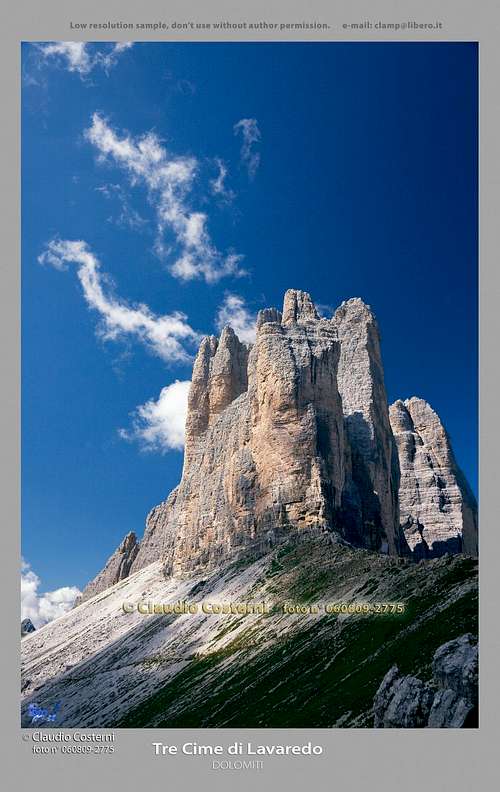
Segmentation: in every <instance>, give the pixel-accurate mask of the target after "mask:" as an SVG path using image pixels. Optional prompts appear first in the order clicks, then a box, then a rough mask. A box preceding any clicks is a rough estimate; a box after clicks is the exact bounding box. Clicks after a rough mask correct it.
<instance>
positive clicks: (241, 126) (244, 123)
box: [233, 118, 260, 179]
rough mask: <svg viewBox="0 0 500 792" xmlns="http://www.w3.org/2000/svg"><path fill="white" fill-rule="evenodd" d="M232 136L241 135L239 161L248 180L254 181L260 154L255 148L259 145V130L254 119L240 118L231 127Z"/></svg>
mask: <svg viewBox="0 0 500 792" xmlns="http://www.w3.org/2000/svg"><path fill="white" fill-rule="evenodd" d="M233 129H234V134H235V135H238V134H241V136H242V139H243V142H242V144H241V151H240V154H241V161H242V163H243V164H244V165H245V167H246V169H247V171H248V178H249V179H254V178H255V174H256V173H257V169H258V167H259V165H260V154H259V152H258V151H255V146H256V145H257V144H258V143H260V129H259V125H258V123H257V119H256V118H241V119H240V120H239V121H238V122H237V123H236V124H235V125H234V127H233Z"/></svg>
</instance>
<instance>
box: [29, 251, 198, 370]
mask: <svg viewBox="0 0 500 792" xmlns="http://www.w3.org/2000/svg"><path fill="white" fill-rule="evenodd" d="M38 260H39V262H40V263H41V264H50V265H52V266H53V267H55V268H56V269H65V268H66V264H76V266H77V275H78V279H79V281H80V283H81V286H82V289H83V294H84V297H85V300H86V302H87V304H88V305H89V307H90V308H92V309H93V310H95V311H97V312H98V313H99V315H100V318H101V322H102V323H101V327H100V335H101V336H102V337H103V338H104V339H108V340H120V339H123V338H125V337H127V336H131V337H135V338H136V339H138V340H140V341H141V342H142V343H143V344H145V345H146V346H147V347H148V348H149V349H150V350H151V351H152V352H153V353H154V354H155V355H157V356H158V357H160V358H162V360H164V361H166V362H172V361H188V360H190V354H189V353H188V352H187V351H186V349H185V348H184V346H183V344H184V343H190V344H192V343H196V342H197V341H199V338H200V336H199V334H198V333H196V332H195V331H194V330H193V329H192V328H191V327H190V326H189V324H188V323H187V321H186V319H187V317H186V315H185V314H183V313H181V312H180V311H175V312H174V313H172V314H166V315H163V316H157V315H156V314H154V313H153V312H152V311H151V310H150V309H149V308H148V306H147V305H143V304H138V305H131V304H129V303H128V302H126V301H125V300H121V299H119V298H118V297H115V296H113V295H112V294H111V293H110V288H111V287H110V282H109V278H107V277H106V276H105V275H104V274H103V273H102V271H101V268H100V263H99V261H98V260H97V258H96V257H95V256H94V254H93V253H92V252H91V251H90V250H89V248H88V246H87V244H86V242H83V241H72V242H71V241H67V240H57V239H54V240H52V241H51V242H50V243H49V244H48V246H47V249H46V250H45V252H44V253H42V255H41V256H39V257H38ZM105 287H107V288H105Z"/></svg>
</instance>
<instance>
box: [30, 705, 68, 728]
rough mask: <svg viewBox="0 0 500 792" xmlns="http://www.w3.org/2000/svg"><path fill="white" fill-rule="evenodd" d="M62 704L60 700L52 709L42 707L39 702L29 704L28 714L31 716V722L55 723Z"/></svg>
mask: <svg viewBox="0 0 500 792" xmlns="http://www.w3.org/2000/svg"><path fill="white" fill-rule="evenodd" d="M60 706H61V702H60V701H56V703H55V704H54V705H53V707H52V708H51V709H50V710H48V709H45V708H44V707H40V705H39V704H29V705H28V715H29V716H30V717H31V723H44V722H46V723H54V722H55V720H56V718H57V710H58V709H59V707H60Z"/></svg>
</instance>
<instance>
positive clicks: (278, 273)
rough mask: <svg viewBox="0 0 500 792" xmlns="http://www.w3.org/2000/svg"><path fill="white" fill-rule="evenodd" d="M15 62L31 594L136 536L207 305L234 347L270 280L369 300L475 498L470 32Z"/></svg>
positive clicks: (26, 48) (394, 372) (272, 298)
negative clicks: (453, 39) (231, 331)
mask: <svg viewBox="0 0 500 792" xmlns="http://www.w3.org/2000/svg"><path fill="white" fill-rule="evenodd" d="M22 54H23V97H22V114H23V115H22V122H23V123H22V130H23V131H22V135H23V140H22V312H23V313H22V316H23V350H22V351H23V386H22V397H23V427H22V428H23V435H22V452H23V469H22V485H23V494H22V510H23V514H22V517H23V522H22V545H23V556H24V558H25V559H26V561H27V562H28V563H29V564H31V567H32V569H33V570H35V571H36V574H37V575H38V576H39V577H40V578H41V580H42V581H43V587H44V588H45V589H46V590H53V589H57V588H59V587H61V586H74V585H76V586H78V587H80V588H81V587H83V585H85V583H86V582H87V581H88V580H89V579H90V578H92V577H93V576H94V575H95V574H96V572H97V571H98V570H99V569H100V568H101V567H102V566H103V564H104V562H105V560H106V558H107V557H108V556H109V555H110V553H111V552H112V551H113V550H114V549H115V547H116V546H117V544H118V543H119V542H120V540H121V539H122V537H123V536H124V535H125V534H126V533H127V532H128V531H130V530H134V531H136V533H138V534H139V535H142V531H143V527H144V520H145V516H146V514H147V512H148V511H149V510H150V509H151V508H152V507H153V506H154V505H156V504H157V503H159V502H160V501H161V500H163V499H164V498H165V497H166V496H167V495H168V493H169V492H170V490H171V489H172V488H173V487H174V486H175V485H176V484H177V482H178V480H179V476H180V471H181V465H182V451H181V450H179V446H180V445H181V438H180V436H181V428H180V424H179V415H180V414H181V408H182V403H183V399H184V397H185V388H186V386H184V385H182V384H179V385H177V386H174V387H169V386H172V385H173V384H174V383H175V382H176V381H179V383H185V382H187V381H188V380H189V378H190V370H191V364H192V358H191V356H192V355H193V354H194V352H195V351H196V345H197V340H198V338H199V335H200V334H204V333H214V332H217V325H218V317H219V324H220V320H221V312H222V318H224V316H225V317H232V319H233V321H234V322H235V324H236V325H237V328H239V330H240V331H241V332H242V333H243V334H244V335H245V334H246V335H248V337H250V336H249V334H250V333H251V324H252V317H253V316H254V314H255V312H256V311H257V310H259V309H260V308H262V307H266V306H270V305H277V306H281V303H282V299H283V292H284V291H285V290H286V289H287V288H300V289H304V290H307V291H309V292H310V293H311V294H312V296H313V298H314V299H315V301H316V302H317V303H319V304H321V305H322V306H324V310H325V311H328V306H330V307H331V308H335V307H336V306H337V305H338V304H339V303H340V302H341V301H342V300H344V299H347V298H349V297H353V296H359V297H362V298H363V299H364V300H365V301H366V302H368V303H369V304H370V305H371V306H372V308H373V310H374V311H375V313H376V315H377V318H378V321H379V324H380V328H381V333H382V344H383V347H382V350H383V357H384V363H385V375H386V386H387V391H388V396H389V400H390V401H393V400H394V399H396V398H407V397H409V396H412V395H417V396H421V397H423V398H425V399H426V400H427V401H429V402H430V404H431V405H432V406H433V407H434V408H435V409H436V411H437V412H438V413H439V415H440V416H441V418H442V420H443V421H444V423H445V425H446V427H447V429H448V431H449V433H450V435H451V438H452V442H453V445H454V449H455V453H456V456H457V458H458V461H459V463H460V464H461V466H462V468H463V469H464V471H465V473H466V475H467V477H468V479H469V481H470V482H471V484H472V486H473V488H474V489H476V490H477V162H476V148H477V49H476V46H475V45H474V44H468V43H464V44H460V43H450V44H448V43H446V44H427V43H426V44H416V43H414V44H396V43H387V44H385V43H377V44H335V43H334V44H300V43H297V44H267V43H266V44H216V43H210V44H189V43H186V44H167V43H158V44H149V43H147V44H135V45H134V46H132V47H129V48H115V47H113V45H111V44H110V45H98V46H97V45H86V46H84V45H71V46H70V45H61V44H56V45H38V46H37V45H33V44H24V45H23V51H22ZM68 242H73V243H75V242H79V243H80V244H79V245H76V244H73V246H71V245H69V244H68ZM164 388H167V389H168V390H166V391H165V390H164V391H163V395H162V398H161V399H160V393H161V392H162V389H164Z"/></svg>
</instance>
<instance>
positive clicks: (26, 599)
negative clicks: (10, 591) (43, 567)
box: [21, 559, 81, 628]
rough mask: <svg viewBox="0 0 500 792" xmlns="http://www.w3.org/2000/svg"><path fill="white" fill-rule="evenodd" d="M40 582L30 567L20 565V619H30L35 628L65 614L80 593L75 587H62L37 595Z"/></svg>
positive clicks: (24, 563)
mask: <svg viewBox="0 0 500 792" xmlns="http://www.w3.org/2000/svg"><path fill="white" fill-rule="evenodd" d="M40 583H41V580H40V578H39V577H38V575H37V574H36V573H35V572H33V570H32V569H31V566H30V565H29V564H28V563H27V562H26V561H24V559H23V560H22V564H21V619H31V621H32V622H33V624H34V626H35V627H37V628H38V627H42V626H43V625H44V624H47V622H50V621H52V620H53V619H57V617H58V616H62V615H63V614H64V613H67V612H68V611H69V610H71V608H72V607H73V605H74V602H75V599H76V598H77V596H78V595H79V594H80V593H81V592H80V589H78V588H77V587H76V586H63V587H62V588H59V589H56V590H55V591H47V592H45V593H44V594H42V593H39V591H38V590H39V588H40Z"/></svg>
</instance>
